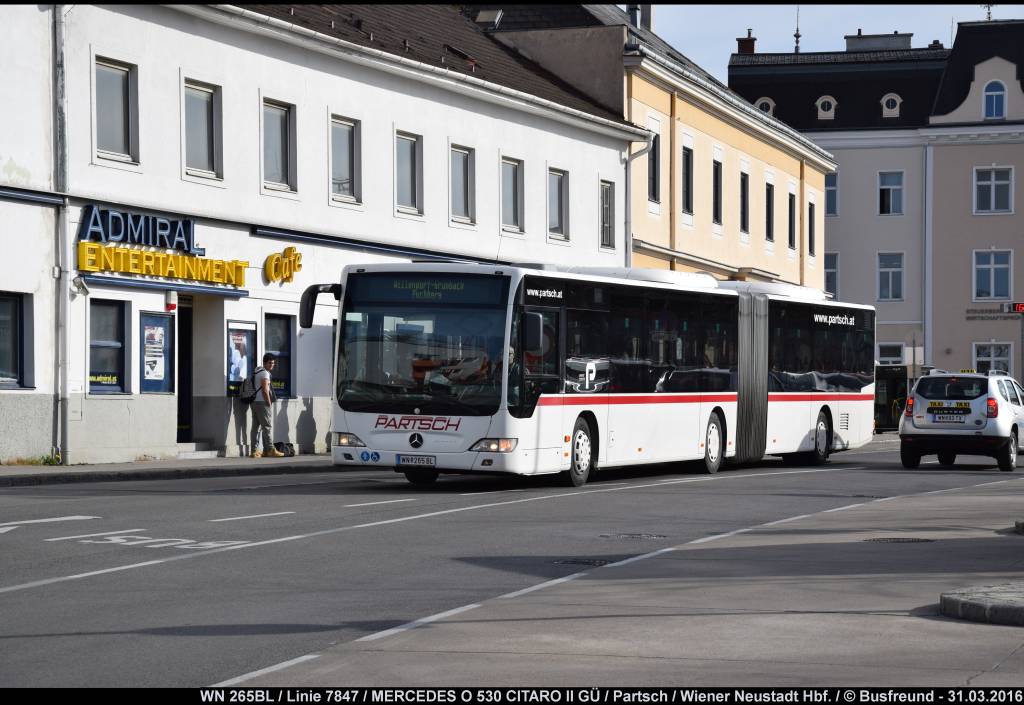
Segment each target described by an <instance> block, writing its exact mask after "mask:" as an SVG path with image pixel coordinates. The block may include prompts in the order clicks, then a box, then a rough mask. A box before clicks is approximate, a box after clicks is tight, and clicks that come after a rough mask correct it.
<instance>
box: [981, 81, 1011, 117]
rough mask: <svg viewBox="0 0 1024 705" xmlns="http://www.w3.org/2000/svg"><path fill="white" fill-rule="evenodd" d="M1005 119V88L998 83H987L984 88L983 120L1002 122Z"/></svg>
mask: <svg viewBox="0 0 1024 705" xmlns="http://www.w3.org/2000/svg"><path fill="white" fill-rule="evenodd" d="M1005 117H1006V86H1004V85H1003V84H1002V83H1001V82H1000V81H989V82H988V84H987V85H986V86H985V119H986V120H1002V119H1004V118H1005Z"/></svg>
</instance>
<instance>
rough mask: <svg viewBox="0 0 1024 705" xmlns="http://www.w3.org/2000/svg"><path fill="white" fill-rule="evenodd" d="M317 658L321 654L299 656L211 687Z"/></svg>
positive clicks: (222, 685)
mask: <svg viewBox="0 0 1024 705" xmlns="http://www.w3.org/2000/svg"><path fill="white" fill-rule="evenodd" d="M315 658H320V655H319V654H309V655H308V656H299V657H298V658H293V659H292V660H291V661H285V662H284V663H279V664H277V665H276V666H270V667H269V668H263V669H260V670H259V671H253V672H252V673H246V674H245V675H244V676H239V677H238V678H232V679H231V680H229V681H224V682H222V683H214V684H213V685H211V686H210V687H211V688H227V687H229V686H232V685H237V684H239V683H241V682H242V681H247V680H249V679H250V678H256V677H257V676H262V675H265V674H267V673H273V672H274V671H280V670H281V669H282V668H288V667H289V666H294V665H296V664H299V663H304V662H306V661H312V660H313V659H315Z"/></svg>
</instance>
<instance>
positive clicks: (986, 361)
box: [974, 343, 1012, 375]
mask: <svg viewBox="0 0 1024 705" xmlns="http://www.w3.org/2000/svg"><path fill="white" fill-rule="evenodd" d="M1011 347H1012V346H1011V345H1010V343H975V344H974V369H976V370H977V371H978V372H979V373H980V374H983V375H985V374H988V372H989V370H1002V371H1003V372H1006V373H1007V374H1009V373H1011V372H1012V370H1011V369H1010V360H1011V355H1010V348H1011Z"/></svg>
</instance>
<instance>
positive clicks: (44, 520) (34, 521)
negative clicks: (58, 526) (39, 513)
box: [0, 515, 103, 527]
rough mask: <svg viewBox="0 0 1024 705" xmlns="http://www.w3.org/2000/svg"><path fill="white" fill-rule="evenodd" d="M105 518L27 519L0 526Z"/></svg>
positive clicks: (7, 522) (8, 522)
mask: <svg viewBox="0 0 1024 705" xmlns="http://www.w3.org/2000/svg"><path fill="white" fill-rule="evenodd" d="M102 518H103V517H87V516H78V515H76V516H70V517H52V518H50V519H26V520H25V521H6V522H4V523H3V524H0V526H15V527H16V526H23V525H25V524H48V523H50V522H54V521H82V520H83V519H102Z"/></svg>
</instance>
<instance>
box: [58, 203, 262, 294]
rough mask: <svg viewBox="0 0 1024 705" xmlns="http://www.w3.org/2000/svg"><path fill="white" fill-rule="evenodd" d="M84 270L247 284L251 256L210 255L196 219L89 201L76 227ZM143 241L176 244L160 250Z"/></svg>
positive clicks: (156, 246) (157, 246)
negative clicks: (199, 240)
mask: <svg viewBox="0 0 1024 705" xmlns="http://www.w3.org/2000/svg"><path fill="white" fill-rule="evenodd" d="M78 240H79V242H78V269H79V271H82V272H117V273H121V274H142V275H150V276H155V277H163V278H167V279H191V280H194V281H203V282H210V283H213V284H231V285H233V286H244V285H245V270H246V267H248V266H249V263H248V262H244V261H239V260H219V259H207V258H205V257H204V256H203V255H205V254H206V250H205V249H204V248H201V247H199V246H198V245H197V244H196V240H195V222H194V221H192V220H191V219H184V218H183V219H180V220H173V219H170V218H163V217H160V216H154V215H147V214H143V213H130V212H127V211H118V210H105V209H101V208H99V207H98V206H94V205H89V206H86V207H85V208H84V209H83V211H82V222H81V224H80V225H79V229H78ZM142 247H155V248H163V249H165V250H177V251H178V252H180V253H181V254H178V253H176V252H159V251H153V250H147V249H142Z"/></svg>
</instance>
